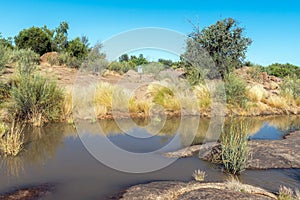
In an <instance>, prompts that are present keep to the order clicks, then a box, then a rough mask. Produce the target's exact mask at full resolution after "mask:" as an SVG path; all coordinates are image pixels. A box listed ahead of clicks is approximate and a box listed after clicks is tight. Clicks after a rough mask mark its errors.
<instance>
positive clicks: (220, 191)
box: [120, 181, 276, 200]
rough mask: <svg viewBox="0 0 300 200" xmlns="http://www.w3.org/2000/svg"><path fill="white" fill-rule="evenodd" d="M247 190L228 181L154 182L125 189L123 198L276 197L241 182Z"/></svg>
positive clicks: (177, 199) (133, 199)
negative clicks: (229, 183) (235, 188)
mask: <svg viewBox="0 0 300 200" xmlns="http://www.w3.org/2000/svg"><path fill="white" fill-rule="evenodd" d="M241 186H242V187H243V188H247V191H245V192H240V191H234V190H232V189H230V188H229V187H228V184H227V183H200V182H195V181H191V182H188V183H184V182H177V181H162V182H152V183H148V184H141V185H136V186H133V187H131V188H129V189H127V190H126V191H125V193H124V194H123V195H122V197H121V198H120V199H122V200H135V199H136V200H137V199H139V200H152V199H153V200H156V199H164V200H179V199H181V200H182V199H261V200H263V199H266V200H268V199H276V196H275V195H273V194H271V193H269V192H268V191H265V190H263V189H261V188H257V187H254V186H251V185H245V184H241Z"/></svg>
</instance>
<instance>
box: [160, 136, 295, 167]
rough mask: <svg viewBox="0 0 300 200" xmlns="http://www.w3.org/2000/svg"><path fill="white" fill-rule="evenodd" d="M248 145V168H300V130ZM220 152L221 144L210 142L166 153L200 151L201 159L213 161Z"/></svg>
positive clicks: (178, 155)
mask: <svg viewBox="0 0 300 200" xmlns="http://www.w3.org/2000/svg"><path fill="white" fill-rule="evenodd" d="M248 146H249V148H250V152H251V159H250V160H249V163H248V166H247V168H248V169H276V168H300V154H299V152H300V131H296V132H293V133H290V134H289V135H287V136H286V137H285V139H283V140H251V141H249V142H248ZM220 152H221V150H220V144H218V143H208V144H204V145H195V146H191V147H188V148H185V149H182V150H179V151H176V152H169V153H165V154H164V155H165V156H166V157H171V158H182V157H188V156H192V155H194V154H195V153H198V155H199V157H200V158H201V159H203V160H207V161H212V158H214V159H216V158H217V157H218V156H219V157H220ZM217 160H218V159H217Z"/></svg>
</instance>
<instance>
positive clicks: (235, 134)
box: [221, 119, 249, 174]
mask: <svg viewBox="0 0 300 200" xmlns="http://www.w3.org/2000/svg"><path fill="white" fill-rule="evenodd" d="M247 131H248V124H247V123H246V122H245V121H243V120H242V121H237V120H234V119H232V120H231V122H230V124H229V127H225V128H223V131H222V135H221V148H222V153H221V155H222V162H223V165H224V168H225V170H226V171H227V172H229V173H231V174H239V173H240V172H242V171H244V170H245V168H246V164H247V160H248V156H249V150H248V147H247V144H248V141H247V137H248V136H247Z"/></svg>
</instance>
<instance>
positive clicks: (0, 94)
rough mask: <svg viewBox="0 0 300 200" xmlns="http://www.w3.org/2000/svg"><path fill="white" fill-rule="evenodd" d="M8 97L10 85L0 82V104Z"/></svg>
mask: <svg viewBox="0 0 300 200" xmlns="http://www.w3.org/2000/svg"><path fill="white" fill-rule="evenodd" d="M9 97H10V86H9V85H8V84H5V83H2V82H0V104H1V103H3V102H4V101H5V99H7V98H9Z"/></svg>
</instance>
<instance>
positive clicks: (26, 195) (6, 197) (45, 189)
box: [0, 185, 53, 200]
mask: <svg viewBox="0 0 300 200" xmlns="http://www.w3.org/2000/svg"><path fill="white" fill-rule="evenodd" d="M52 190H53V186H52V185H40V186H35V187H31V188H23V189H18V190H15V191H12V192H10V193H6V194H1V195H0V200H35V199H40V198H42V197H45V196H47V195H48V194H49V193H51V191H52Z"/></svg>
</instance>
